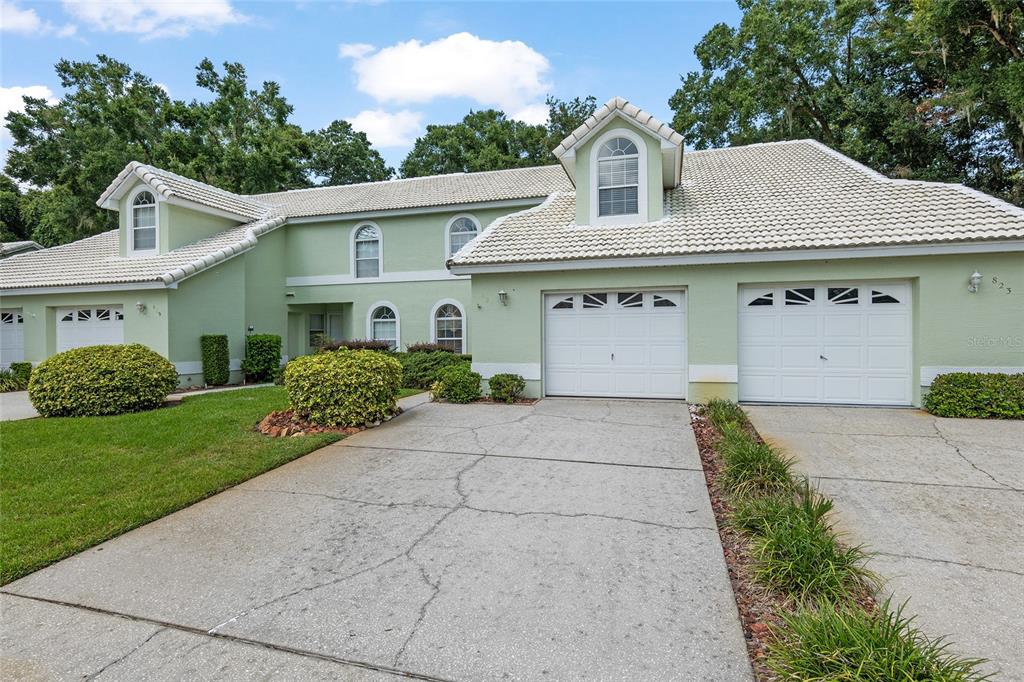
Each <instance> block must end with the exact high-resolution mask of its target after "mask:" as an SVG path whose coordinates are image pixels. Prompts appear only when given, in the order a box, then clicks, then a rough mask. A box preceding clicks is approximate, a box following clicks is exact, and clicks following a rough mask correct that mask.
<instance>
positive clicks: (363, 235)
mask: <svg viewBox="0 0 1024 682" xmlns="http://www.w3.org/2000/svg"><path fill="white" fill-rule="evenodd" d="M355 263H356V267H355V275H356V277H357V278H359V277H380V229H379V228H378V227H377V226H376V225H370V224H367V225H361V226H360V227H359V228H358V229H356V234H355Z"/></svg>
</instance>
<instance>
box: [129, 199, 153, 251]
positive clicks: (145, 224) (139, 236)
mask: <svg viewBox="0 0 1024 682" xmlns="http://www.w3.org/2000/svg"><path fill="white" fill-rule="evenodd" d="M156 211H157V206H156V199H154V198H153V194H152V192H148V191H143V192H139V193H138V194H136V195H135V198H134V199H132V214H131V226H130V227H131V230H130V234H129V235H128V238H129V240H130V241H129V243H130V244H131V249H130V250H131V252H132V253H137V254H142V253H153V252H155V251H156V250H157V247H156V221H157V213H156Z"/></svg>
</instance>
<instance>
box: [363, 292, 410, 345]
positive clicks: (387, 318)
mask: <svg viewBox="0 0 1024 682" xmlns="http://www.w3.org/2000/svg"><path fill="white" fill-rule="evenodd" d="M366 336H367V338H370V339H373V340H375V341H387V342H389V343H390V344H391V350H398V348H399V344H400V343H401V340H402V334H401V318H399V316H398V308H397V307H396V306H395V304H394V303H391V302H390V301H378V302H377V303H374V304H373V305H371V306H370V308H369V310H368V311H367V313H366Z"/></svg>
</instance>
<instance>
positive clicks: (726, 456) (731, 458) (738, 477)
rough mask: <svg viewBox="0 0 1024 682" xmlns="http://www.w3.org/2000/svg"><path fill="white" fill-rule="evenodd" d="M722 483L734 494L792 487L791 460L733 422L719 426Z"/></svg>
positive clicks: (756, 492)
mask: <svg viewBox="0 0 1024 682" xmlns="http://www.w3.org/2000/svg"><path fill="white" fill-rule="evenodd" d="M720 430H721V432H722V440H721V442H720V445H719V452H720V453H721V455H722V463H723V467H722V483H723V484H724V485H725V487H726V488H727V489H728V490H729V492H730V493H732V494H734V495H737V496H749V495H766V494H775V493H781V492H784V491H787V490H789V489H791V488H792V485H793V478H792V475H791V473H790V471H791V469H792V468H793V461H792V460H791V459H790V458H788V457H786V456H784V455H782V454H781V453H780V452H778V451H777V450H775V449H774V448H773V447H772V446H770V445H768V444H766V443H760V442H758V441H757V440H755V439H754V438H753V437H751V436H750V434H749V433H747V431H746V430H745V429H744V428H743V427H742V426H737V425H735V424H729V425H726V426H725V427H724V428H722V429H720Z"/></svg>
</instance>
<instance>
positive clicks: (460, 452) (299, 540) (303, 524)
mask: <svg viewBox="0 0 1024 682" xmlns="http://www.w3.org/2000/svg"><path fill="white" fill-rule="evenodd" d="M3 591H4V593H5V594H3V595H2V596H0V599H2V602H3V609H4V611H3V620H4V625H3V629H2V630H3V631H2V641H0V650H2V651H3V653H4V657H5V659H6V663H5V664H4V670H3V671H2V673H3V676H4V678H5V679H11V678H12V677H32V676H42V677H58V678H70V677H81V676H83V675H93V674H95V673H97V672H100V671H102V674H101V675H100V677H107V678H121V679H140V678H158V679H168V678H180V677H189V678H193V677H196V678H218V679H225V678H227V679H240V678H251V677H280V678H287V679H297V678H303V679H319V678H333V679H338V678H341V679H385V678H390V677H392V676H395V675H401V676H407V677H408V676H411V677H415V678H419V679H457V680H499V679H500V680H527V679H529V680H536V679H541V678H548V679H552V680H556V679H557V680H562V679H589V680H621V679H649V680H668V679H679V680H692V679H713V680H750V679H751V673H750V667H749V664H748V661H747V654H746V650H745V646H744V639H743V635H742V632H741V629H740V625H739V620H738V618H737V614H736V606H735V602H734V598H733V594H732V591H731V588H730V585H729V581H728V578H727V574H726V569H725V564H724V561H723V559H722V548H721V545H720V543H719V540H718V534H717V531H716V530H715V522H714V518H713V516H712V512H711V508H710V503H709V500H708V496H707V491H706V488H705V485H704V479H703V474H702V473H701V468H700V463H699V459H698V457H697V451H696V443H695V441H694V438H693V434H692V432H691V430H690V426H689V417H688V414H687V410H686V406H685V405H683V404H681V403H668V402H626V401H596V400H595V401H571V400H545V401H543V402H540V403H538V404H536V405H534V406H529V407H525V406H499V405H483V404H481V405H469V406H455V405H441V404H425V405H421V406H419V407H417V408H415V409H413V410H410V411H409V412H407V413H406V414H405V415H403V416H401V417H399V418H398V419H395V420H394V421H392V422H390V423H389V424H387V425H385V426H383V427H381V428H378V429H373V430H370V431H366V432H363V433H361V434H359V435H357V436H354V437H352V438H349V439H347V440H345V441H343V442H341V443H338V444H336V445H333V446H330V447H327V448H324V449H322V450H320V451H318V452H316V453H313V454H311V455H308V456H306V457H304V458H302V459H300V460H297V461H295V462H292V463H290V464H288V465H286V466H283V467H281V468H279V469H277V470H275V471H272V472H269V473H267V474H265V475H263V476H260V477H258V478H255V479H253V480H251V481H249V482H248V483H245V484H243V485H241V486H238V487H237V488H233V489H231V490H228V491H226V492H224V493H222V494H220V495H217V496H215V497H212V498H210V499H208V500H206V501H204V502H201V503H199V504H196V505H194V506H192V507H189V508H188V509H185V510H182V511H181V512H178V513H176V514H173V515H171V516H168V517H166V518H164V519H162V520H160V521H157V522H154V523H152V524H149V525H148V526H145V527H143V528H140V529H137V530H135V531H132V532H130V533H128V534H126V535H123V536H121V537H120V538H117V539H115V540H112V541H110V542H107V543H105V544H103V545H100V546H98V547H96V548H94V549H92V550H88V551H86V552H83V553H82V554H80V555H78V556H75V557H72V558H70V559H67V560H65V561H62V562H60V563H58V564H55V565H53V566H51V567H49V568H47V569H43V570H41V571H39V572H37V573H35V574H32V575H30V576H27V577H26V578H23V579H21V580H19V581H17V582H14V583H12V584H10V585H8V586H7V587H6V588H4V590H3ZM15 595H17V596H15Z"/></svg>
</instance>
